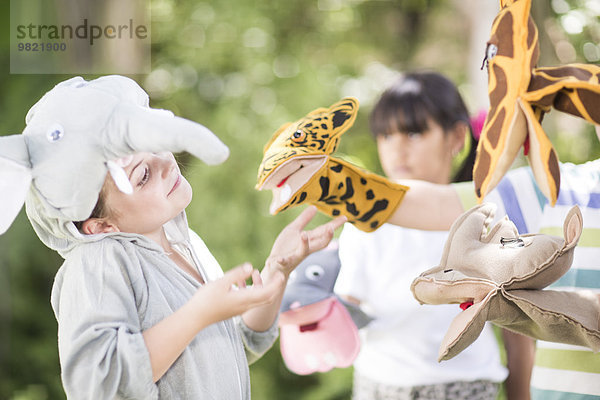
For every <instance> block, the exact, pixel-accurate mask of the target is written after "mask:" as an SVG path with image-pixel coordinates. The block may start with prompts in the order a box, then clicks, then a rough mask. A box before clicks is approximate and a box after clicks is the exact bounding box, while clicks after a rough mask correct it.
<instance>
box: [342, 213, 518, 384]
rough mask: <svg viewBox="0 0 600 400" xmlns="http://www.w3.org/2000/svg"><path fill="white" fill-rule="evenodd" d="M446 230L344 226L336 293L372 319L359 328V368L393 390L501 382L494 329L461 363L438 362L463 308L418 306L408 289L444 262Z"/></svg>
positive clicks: (502, 369)
mask: <svg viewBox="0 0 600 400" xmlns="http://www.w3.org/2000/svg"><path fill="white" fill-rule="evenodd" d="M447 236H448V232H428V231H420V230H413V229H405V228H401V227H398V226H394V225H388V224H386V225H383V226H381V227H380V228H379V229H378V230H376V231H375V232H371V233H365V232H362V231H360V230H358V229H357V228H355V227H354V226H353V225H351V224H346V225H345V227H344V229H343V231H342V234H341V236H340V259H341V262H342V268H341V271H340V274H339V276H338V279H337V281H336V286H335V292H336V293H337V294H338V295H350V296H352V297H355V298H357V299H359V300H360V301H361V307H362V308H363V310H364V311H366V312H367V313H368V314H369V315H370V316H371V317H374V320H373V321H371V323H370V324H369V325H367V326H366V327H365V328H363V329H361V331H360V334H361V342H362V343H361V350H360V354H359V355H358V357H357V359H356V360H355V362H354V368H355V371H357V372H358V373H360V374H361V375H363V376H366V377H367V378H369V379H371V380H374V381H377V382H381V383H384V384H389V385H396V386H403V387H411V386H418V385H429V384H436V383H447V382H455V381H473V380H478V379H485V380H491V381H494V382H501V381H503V380H504V379H505V378H506V376H507V374H508V372H507V370H506V368H505V367H504V366H502V364H501V362H500V355H499V349H498V343H497V341H496V338H495V337H494V333H493V331H492V329H491V327H490V326H486V327H485V328H484V330H483V332H482V333H481V335H480V336H479V338H478V339H477V340H476V341H475V342H474V343H473V344H472V345H471V346H469V347H468V348H467V349H465V350H464V351H463V352H462V353H461V354H459V355H458V356H456V357H455V358H453V359H451V360H448V361H442V362H441V363H438V361H437V358H438V349H439V346H440V343H441V341H442V338H443V337H444V335H445V333H446V331H447V329H448V327H449V325H450V322H451V321H452V319H453V318H454V317H455V316H456V315H457V314H458V313H459V312H460V311H461V310H460V308H459V306H458V305H456V304H455V305H435V306H433V305H420V304H419V303H418V302H417V301H416V300H415V298H414V297H413V295H412V292H411V291H410V285H411V283H412V281H413V280H414V279H415V278H416V277H417V276H418V275H419V274H421V272H423V271H425V270H427V269H429V268H432V267H435V266H437V265H438V264H439V261H440V259H441V256H442V251H443V247H444V243H445V241H446V238H447Z"/></svg>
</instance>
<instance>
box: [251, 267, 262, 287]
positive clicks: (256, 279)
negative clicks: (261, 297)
mask: <svg viewBox="0 0 600 400" xmlns="http://www.w3.org/2000/svg"><path fill="white" fill-rule="evenodd" d="M262 286H263V280H262V277H261V276H260V272H259V271H258V270H257V269H255V270H254V271H252V287H262Z"/></svg>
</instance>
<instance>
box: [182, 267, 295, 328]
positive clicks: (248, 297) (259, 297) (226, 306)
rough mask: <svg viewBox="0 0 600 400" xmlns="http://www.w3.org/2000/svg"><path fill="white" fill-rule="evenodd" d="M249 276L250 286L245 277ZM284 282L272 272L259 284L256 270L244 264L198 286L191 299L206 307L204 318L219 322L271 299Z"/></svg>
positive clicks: (259, 277) (275, 296) (258, 274)
mask: <svg viewBox="0 0 600 400" xmlns="http://www.w3.org/2000/svg"><path fill="white" fill-rule="evenodd" d="M250 277H251V278H252V286H246V280H247V279H248V278H250ZM283 283H284V277H283V276H282V275H279V276H277V275H275V276H274V277H273V278H272V279H270V280H269V282H267V283H266V284H263V281H262V279H261V276H260V273H259V271H258V270H256V269H253V268H252V266H251V265H250V264H244V265H241V266H239V267H235V268H233V269H231V270H230V271H227V272H226V273H225V275H224V276H223V277H222V278H220V279H217V280H215V281H211V282H208V283H207V284H206V285H204V286H203V287H201V288H200V289H198V291H197V292H196V294H195V295H194V299H195V300H196V301H197V304H198V305H201V306H202V307H203V310H204V309H206V310H207V311H203V312H206V313H207V314H206V317H207V318H209V319H210V320H211V321H213V322H218V321H223V320H226V319H229V318H231V317H234V316H236V315H240V314H243V313H244V312H246V311H248V310H250V309H251V308H254V307H257V306H261V305H265V304H269V303H272V302H274V301H275V299H276V298H277V296H278V294H279V293H280V292H281V287H282V286H283Z"/></svg>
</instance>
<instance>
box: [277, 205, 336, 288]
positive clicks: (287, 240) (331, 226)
mask: <svg viewBox="0 0 600 400" xmlns="http://www.w3.org/2000/svg"><path fill="white" fill-rule="evenodd" d="M316 213H317V208H316V207H314V206H310V207H308V208H306V209H305V210H304V211H302V213H301V214H300V215H299V216H298V217H296V219H295V220H294V221H292V222H291V223H290V224H289V225H288V226H286V227H285V228H284V229H283V230H282V231H281V233H280V234H279V236H277V239H275V243H274V244H273V248H272V249H271V254H270V255H269V257H268V258H267V262H266V265H267V266H269V267H272V268H275V269H277V270H280V271H281V272H283V273H284V274H285V276H286V277H287V276H288V275H289V274H290V272H292V271H293V270H294V268H296V266H298V264H300V262H301V261H302V260H304V258H305V257H306V256H308V255H309V254H311V253H313V252H315V251H317V250H321V249H322V248H324V247H325V246H327V244H329V242H330V241H331V239H332V238H333V232H334V231H335V230H336V229H337V228H339V227H340V226H342V225H343V224H344V222H346V220H347V218H346V217H344V216H341V217H337V218H336V219H334V220H332V221H329V222H327V223H325V224H323V225H319V226H318V227H316V228H314V229H311V230H310V231H305V230H304V228H305V227H306V225H307V224H308V223H309V222H310V221H311V220H312V219H313V217H314V216H315V215H316Z"/></svg>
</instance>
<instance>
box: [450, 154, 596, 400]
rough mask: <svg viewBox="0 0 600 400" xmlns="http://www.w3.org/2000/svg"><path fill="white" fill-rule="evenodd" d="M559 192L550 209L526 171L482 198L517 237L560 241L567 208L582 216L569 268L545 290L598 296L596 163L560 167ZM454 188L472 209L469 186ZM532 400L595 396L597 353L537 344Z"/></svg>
mask: <svg viewBox="0 0 600 400" xmlns="http://www.w3.org/2000/svg"><path fill="white" fill-rule="evenodd" d="M560 169H561V186H560V193H559V196H558V199H557V202H556V205H555V206H554V207H551V206H550V204H549V203H548V201H547V200H546V198H545V197H544V196H543V195H542V194H541V192H540V191H539V189H538V187H537V186H536V184H535V180H534V178H533V174H532V172H531V169H530V168H528V167H525V168H518V169H515V170H512V171H510V172H509V173H508V174H507V175H506V177H505V178H504V179H503V180H502V181H501V182H500V183H499V184H498V186H497V188H496V189H494V190H493V191H492V192H491V193H490V194H489V195H488V196H487V197H486V198H485V200H484V201H485V202H491V203H494V204H496V205H497V207H498V209H497V211H496V219H499V218H501V217H502V216H504V215H508V217H509V219H510V220H511V221H513V222H514V224H515V226H516V227H517V229H518V230H519V233H521V234H523V233H543V234H548V235H553V236H560V237H562V236H563V222H564V218H565V217H566V215H567V213H568V211H569V210H570V209H571V207H572V206H573V205H578V206H579V207H580V209H581V213H582V215H583V232H582V234H581V238H580V240H579V244H578V245H577V247H576V248H575V255H574V258H573V265H572V267H571V269H570V270H569V271H568V272H567V273H566V274H565V275H563V276H562V277H561V278H560V279H559V280H558V281H556V282H554V283H553V284H552V285H550V288H552V289H553V290H565V291H569V290H577V289H586V290H592V291H595V292H596V293H600V159H599V160H595V161H590V162H588V163H585V164H581V165H574V164H561V166H560ZM455 187H456V188H457V191H458V193H459V196H460V198H461V202H462V204H463V207H464V208H465V209H469V208H471V207H472V206H474V205H475V204H476V198H475V193H474V190H473V185H472V183H470V182H467V183H460V184H456V185H455ZM531 395H532V399H536V400H537V399H540V400H541V399H544V400H559V399H560V400H587V399H598V398H599V397H600V353H593V352H592V351H591V350H589V349H587V348H584V347H578V346H572V345H565V344H560V343H550V342H544V341H540V340H538V341H537V344H536V355H535V365H534V367H533V373H532V378H531Z"/></svg>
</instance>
